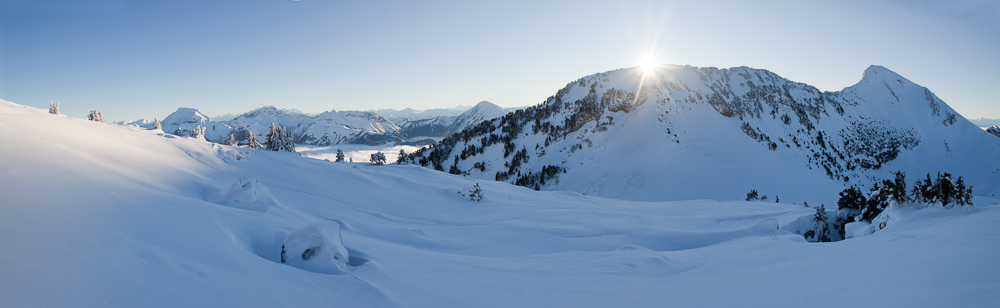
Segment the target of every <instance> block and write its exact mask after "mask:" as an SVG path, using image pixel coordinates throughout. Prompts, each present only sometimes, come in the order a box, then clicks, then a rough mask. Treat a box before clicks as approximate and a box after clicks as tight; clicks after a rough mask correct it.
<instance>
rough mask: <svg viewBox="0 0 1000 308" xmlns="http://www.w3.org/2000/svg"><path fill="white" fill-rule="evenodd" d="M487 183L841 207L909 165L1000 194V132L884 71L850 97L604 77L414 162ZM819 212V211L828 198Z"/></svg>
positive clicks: (637, 74) (775, 85)
mask: <svg viewBox="0 0 1000 308" xmlns="http://www.w3.org/2000/svg"><path fill="white" fill-rule="evenodd" d="M411 161H412V162H414V163H419V164H421V165H423V166H427V167H430V168H434V169H437V170H442V171H448V172H451V173H455V174H462V175H465V176H467V177H470V178H474V179H487V180H497V181H503V182H508V183H513V184H517V185H522V186H527V187H532V188H535V189H545V190H567V191H574V192H578V193H582V194H587V195H597V196H603V197H612V198H624V199H630V200H645V201H657V200H686V199H701V198H712V199H742V198H743V197H744V196H745V194H746V193H747V192H749V191H750V190H752V189H755V190H757V191H759V192H760V193H761V194H763V195H769V196H771V197H772V200H773V199H774V197H776V196H777V197H779V198H780V199H781V200H788V201H791V202H810V203H813V202H824V203H826V204H830V203H832V202H833V201H835V200H836V197H837V195H836V193H837V192H839V191H840V190H842V189H843V188H844V187H846V186H851V185H858V186H862V187H865V188H867V187H868V186H870V185H871V183H872V182H874V181H877V180H881V179H887V178H889V177H890V176H891V173H892V172H895V171H904V172H905V173H906V174H907V175H909V180H910V183H912V181H913V180H915V179H922V178H924V177H925V175H926V174H928V173H930V174H932V175H933V174H936V173H937V172H950V173H952V174H954V175H955V176H956V177H957V176H963V177H964V179H965V181H966V183H971V184H972V185H973V186H974V193H975V194H981V195H987V196H995V195H997V194H998V193H1000V138H995V137H993V136H991V135H989V134H988V133H986V132H984V131H983V130H981V129H979V128H978V127H976V126H975V125H973V124H972V123H970V122H969V121H968V120H966V119H965V118H963V117H962V116H961V115H959V114H958V113H957V112H955V111H954V110H953V109H951V108H950V107H949V106H948V105H947V104H945V103H944V102H943V101H941V100H940V99H939V98H938V97H937V96H935V95H934V94H933V93H932V92H931V91H930V90H928V89H926V88H924V87H921V86H919V85H917V84H915V83H913V82H911V81H909V80H907V79H906V78H903V77H902V76H900V75H898V74H896V73H894V72H892V71H890V70H888V69H886V68H884V67H880V66H871V67H869V68H868V69H866V70H865V72H864V75H863V78H862V79H861V81H860V82H858V83H857V84H855V85H853V86H851V87H848V88H845V89H844V90H842V91H838V92H822V91H819V90H817V89H816V88H815V87H812V86H809V85H806V84H802V83H797V82H793V81H789V80H787V79H784V78H782V77H780V76H778V75H776V74H774V73H772V72H769V71H766V70H761V69H752V68H747V67H736V68H730V69H716V68H696V67H689V66H667V67H662V68H660V69H658V70H657V71H656V72H655V73H653V74H649V75H644V74H643V73H642V72H641V70H639V69H620V70H615V71H610V72H606V73H599V74H595V75H591V76H587V77H584V78H581V79H579V80H577V81H574V82H571V83H569V84H568V85H567V86H566V87H564V88H563V89H561V90H559V91H558V92H557V93H556V94H555V95H554V96H552V97H550V98H549V99H548V100H547V101H546V102H545V103H543V104H541V105H538V106H534V107H530V108H527V109H523V110H519V111H516V112H513V113H509V114H507V115H505V116H503V117H501V118H498V119H493V120H490V121H485V122H481V123H479V124H477V125H475V126H473V127H470V128H468V129H466V130H464V131H462V132H460V133H458V134H455V135H452V136H449V137H447V138H445V139H443V140H442V141H441V142H439V143H437V144H435V145H433V146H431V147H429V148H425V149H422V150H420V151H418V152H417V153H414V154H413V155H411ZM814 204H815V203H814Z"/></svg>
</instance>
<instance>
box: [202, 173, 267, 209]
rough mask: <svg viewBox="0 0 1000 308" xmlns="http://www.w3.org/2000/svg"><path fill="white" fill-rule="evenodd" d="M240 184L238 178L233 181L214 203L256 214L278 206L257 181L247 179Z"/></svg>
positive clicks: (265, 188)
mask: <svg viewBox="0 0 1000 308" xmlns="http://www.w3.org/2000/svg"><path fill="white" fill-rule="evenodd" d="M240 182H241V179H240V178H235V179H233V183H232V184H230V185H229V189H228V190H226V192H225V193H223V194H222V197H220V198H219V199H218V200H217V201H216V202H215V203H218V204H222V205H225V206H230V207H235V208H240V209H244V210H251V211H258V212H266V211H267V209H268V208H270V207H273V206H275V205H277V204H278V200H276V199H275V198H274V195H272V194H271V191H269V190H267V187H265V186H264V184H261V183H260V181H257V179H254V178H249V179H247V180H246V182H242V184H241V183H240Z"/></svg>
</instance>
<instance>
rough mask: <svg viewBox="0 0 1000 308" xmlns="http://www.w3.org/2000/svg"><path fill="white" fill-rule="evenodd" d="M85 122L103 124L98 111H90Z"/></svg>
mask: <svg viewBox="0 0 1000 308" xmlns="http://www.w3.org/2000/svg"><path fill="white" fill-rule="evenodd" d="M87 120H91V121H94V122H104V117H103V116H101V111H100V110H91V111H90V115H88V116H87Z"/></svg>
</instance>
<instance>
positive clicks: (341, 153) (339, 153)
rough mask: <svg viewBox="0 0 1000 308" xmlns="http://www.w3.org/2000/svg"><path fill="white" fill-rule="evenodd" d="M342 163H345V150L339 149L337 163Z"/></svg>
mask: <svg viewBox="0 0 1000 308" xmlns="http://www.w3.org/2000/svg"><path fill="white" fill-rule="evenodd" d="M342 161H344V150H341V149H337V160H335V162H342Z"/></svg>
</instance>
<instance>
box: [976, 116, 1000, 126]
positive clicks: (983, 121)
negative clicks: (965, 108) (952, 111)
mask: <svg viewBox="0 0 1000 308" xmlns="http://www.w3.org/2000/svg"><path fill="white" fill-rule="evenodd" d="M969 121H970V122H972V124H976V126H979V127H990V126H998V125H1000V119H990V118H977V119H969Z"/></svg>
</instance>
